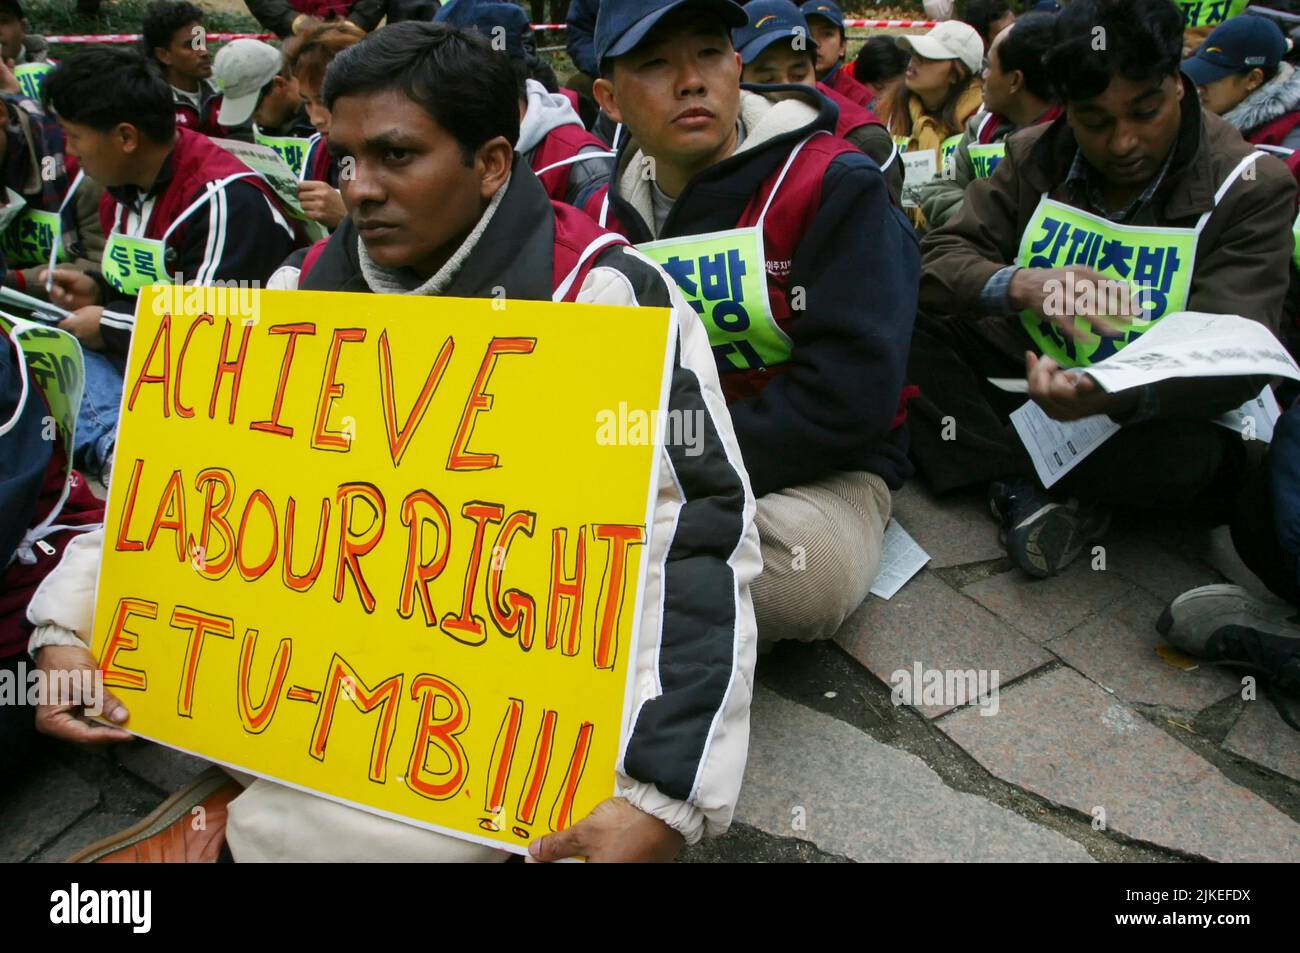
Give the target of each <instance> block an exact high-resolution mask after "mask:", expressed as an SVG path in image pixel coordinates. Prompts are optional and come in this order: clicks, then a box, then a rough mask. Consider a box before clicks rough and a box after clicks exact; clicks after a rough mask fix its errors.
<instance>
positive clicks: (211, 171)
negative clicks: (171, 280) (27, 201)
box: [99, 129, 288, 248]
mask: <svg viewBox="0 0 1300 953" xmlns="http://www.w3.org/2000/svg"><path fill="white" fill-rule="evenodd" d="M247 171H248V166H246V165H244V163H242V162H240V161H239V160H238V159H236V158H235V157H234V156H232V155H231V154H230V153H229V152H227V151H226V150H225V149H223V148H221V147H220V146H218V145H215V144H214V143H213V142H212V141H211V140H210V139H209V138H208V137H207V136H204V135H201V134H199V133H197V132H190V131H189V130H188V129H177V130H176V148H175V149H173V150H172V155H171V174H172V177H171V180H170V181H169V182H168V183H167V185H166V186H165V187H164V188H163V191H162V194H161V195H159V196H158V198H157V200H156V201H155V202H154V205H153V209H152V210H151V211H150V213H149V221H148V222H146V223H145V228H144V233H143V236H142V237H144V238H162V237H163V234H164V233H165V232H166V231H167V229H168V227H169V226H170V225H171V223H172V222H174V221H175V220H176V219H177V218H178V217H179V216H180V214H181V212H183V211H185V209H186V208H188V207H189V205H190V203H191V202H193V201H194V200H195V199H196V198H198V197H199V194H200V193H201V192H202V191H203V187H204V186H205V185H207V184H208V183H209V182H215V181H216V180H218V179H224V178H226V177H227V176H231V175H235V174H236V173H238V172H247ZM240 181H241V182H248V183H249V184H250V185H252V186H253V187H255V188H257V189H258V190H260V191H261V192H262V194H264V195H265V196H266V197H267V198H268V199H270V200H271V202H272V203H273V204H274V205H275V207H276V208H277V209H279V210H280V212H281V214H285V212H284V208H283V206H281V205H280V200H279V199H278V198H276V196H275V193H274V192H273V191H272V190H271V187H270V186H269V185H267V184H266V183H265V182H263V181H262V179H261V178H260V177H258V176H255V175H253V176H248V177H247V178H245V179H240ZM195 214H196V215H197V214H199V213H197V212H196V213H195ZM125 218H126V209H124V208H123V207H122V206H120V205H118V203H117V199H115V198H113V196H112V195H111V194H109V193H108V192H107V191H105V192H104V194H103V196H102V197H101V198H100V200H99V224H100V227H101V228H102V229H103V230H104V234H105V235H107V234H108V233H109V232H111V231H112V230H113V227H114V226H116V225H120V224H121V223H122V221H123V220H124V219H125ZM285 218H286V220H288V216H287V215H285ZM187 224H188V223H185V222H183V223H181V224H180V225H178V226H177V227H176V231H174V232H172V234H171V236H170V237H169V238H168V239H167V242H168V244H169V245H170V246H172V247H176V248H179V247H180V245H181V242H182V239H183V238H184V234H185V228H186V225H187Z"/></svg>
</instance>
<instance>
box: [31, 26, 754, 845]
mask: <svg viewBox="0 0 1300 953" xmlns="http://www.w3.org/2000/svg"><path fill="white" fill-rule="evenodd" d="M464 77H473V81H474V84H475V88H476V89H477V90H478V93H477V96H476V97H475V98H473V99H470V98H468V97H462V96H446V95H439V96H438V97H432V96H429V98H427V99H426V98H418V97H420V96H421V95H422V94H420V93H418V92H417V93H411V92H408V91H409V90H417V91H418V90H434V89H437V90H446V89H447V88H448V87H449V86H454V85H455V84H456V83H457V82H461V81H463V78H464ZM423 95H428V94H423ZM325 96H326V99H327V101H328V104H329V106H330V108H331V110H332V113H333V118H332V121H331V136H330V146H331V149H332V150H335V151H336V152H337V153H338V154H339V155H340V156H342V157H345V158H348V159H350V160H352V163H353V164H354V168H355V176H354V177H353V178H351V179H349V180H347V181H346V182H344V183H343V195H344V199H345V201H346V202H347V206H348V210H349V213H350V214H349V218H348V219H347V220H345V222H344V223H343V225H342V226H341V227H340V229H339V230H338V232H337V233H336V234H335V235H334V236H333V237H332V238H331V239H330V240H329V241H328V242H322V243H318V244H317V245H316V246H314V247H313V248H312V250H311V252H310V253H308V254H307V255H306V256H305V257H304V256H296V260H295V262H294V264H293V266H291V267H288V268H285V269H282V270H281V272H279V273H277V277H276V279H275V283H277V284H279V285H280V286H282V287H283V286H291V285H294V284H297V283H300V284H301V286H302V287H303V288H304V289H309V290H317V291H334V292H337V291H345V292H359V293H367V292H381V293H384V294H386V295H388V297H359V296H357V295H349V296H347V297H341V296H334V295H325V294H310V295H309V294H302V295H297V294H276V293H265V294H263V295H260V296H258V297H255V298H251V299H250V300H249V301H248V302H238V303H236V304H232V303H231V302H230V301H229V299H228V298H227V300H225V301H224V302H222V303H221V304H220V306H219V307H218V308H216V309H207V310H205V309H204V308H203V307H190V306H189V303H188V302H187V300H186V294H187V292H189V291H190V290H191V289H173V290H170V291H168V290H163V289H155V290H154V291H153V292H152V293H151V296H150V297H149V298H148V299H147V300H145V301H144V303H143V304H142V306H141V309H140V313H139V322H140V323H139V325H138V327H137V335H139V336H140V337H139V339H138V340H137V342H136V346H135V350H134V353H133V354H132V358H131V361H130V365H129V367H128V371H127V387H126V401H125V404H124V417H123V431H122V432H123V438H122V444H121V447H120V450H119V452H120V454H121V456H120V459H119V462H118V473H119V477H118V479H116V480H115V482H114V486H113V488H112V498H111V500H110V514H111V515H110V516H109V519H108V522H107V523H106V527H105V531H104V533H103V534H102V535H100V536H99V537H98V538H97V539H89V538H88V539H85V540H83V541H82V544H81V546H80V547H79V549H78V551H77V552H76V553H74V554H73V555H72V556H70V557H69V558H68V559H67V560H65V562H64V564H63V565H61V567H60V569H59V570H58V571H57V572H56V573H55V574H54V576H52V577H51V579H50V580H49V581H48V584H47V585H46V586H45V587H44V588H43V589H42V591H41V592H39V593H38V594H37V596H36V598H35V599H34V600H33V605H32V611H31V614H30V618H31V619H32V621H33V622H34V623H35V624H36V625H37V626H38V628H37V631H36V633H35V635H34V636H33V640H32V644H31V646H30V649H31V650H32V651H33V652H35V653H38V654H37V658H38V662H39V664H40V665H41V666H42V668H44V669H46V670H63V669H76V668H78V667H81V666H85V665H90V666H94V665H96V664H98V665H99V667H100V668H102V669H103V670H104V673H105V682H106V685H107V687H108V689H109V690H110V691H111V692H112V697H111V698H110V699H109V700H108V701H107V703H106V705H105V711H106V713H107V715H108V718H109V719H110V721H113V722H116V723H117V724H124V725H126V726H127V727H129V728H132V729H133V730H136V731H138V732H139V733H141V734H143V735H146V736H149V737H154V738H157V739H159V740H163V741H165V742H166V743H168V744H172V745H175V746H178V747H186V748H189V749H191V750H199V751H200V753H202V754H205V755H206V756H208V757H210V758H212V759H214V760H217V761H219V762H222V763H225V764H227V765H229V766H231V767H235V768H242V769H245V770H249V771H252V772H255V773H257V774H260V775H262V776H263V778H261V779H258V780H256V781H252V782H251V784H249V785H248V786H247V788H246V789H245V790H243V791H242V792H240V793H238V795H237V796H235V797H233V800H232V799H231V795H232V794H233V793H235V792H232V791H230V790H226V791H225V792H222V791H219V790H218V791H213V790H212V789H211V787H209V788H206V789H202V790H200V791H199V792H198V796H199V799H200V800H201V799H203V798H210V799H212V801H213V806H214V808H219V807H220V806H221V805H223V804H225V803H226V802H227V801H228V802H229V823H228V825H227V827H226V830H225V832H224V834H225V835H226V836H225V837H224V838H223V837H221V836H216V837H214V836H213V833H212V831H211V829H209V830H208V831H205V832H203V834H202V836H200V835H198V834H193V833H190V832H188V822H189V819H190V816H189V813H188V810H189V807H190V806H192V805H190V804H185V805H183V806H182V807H181V808H180V814H179V815H177V823H176V824H175V825H173V827H172V828H171V831H170V834H169V836H173V837H174V838H175V839H174V840H173V841H172V842H171V843H172V846H173V847H175V848H177V850H178V852H179V853H180V854H185V853H187V852H188V853H190V854H192V855H198V856H199V857H204V858H206V859H212V856H213V855H214V854H215V853H216V852H217V850H219V849H220V848H221V846H222V840H223V839H225V840H226V841H227V842H228V847H229V850H230V853H231V854H232V855H233V857H234V859H236V860H363V859H365V860H385V859H387V860H398V859H401V860H439V859H442V860H450V859H462V860H491V859H500V858H501V857H502V856H504V855H503V854H502V852H501V851H500V849H499V848H500V847H507V848H513V849H514V850H516V851H519V850H522V849H523V848H524V847H525V846H528V848H529V849H530V852H531V855H532V857H533V858H534V859H537V860H557V859H561V858H564V857H569V856H585V857H587V858H588V859H591V860H653V859H670V858H671V857H672V856H674V855H675V854H676V852H677V850H678V848H679V847H680V846H681V845H682V844H683V843H691V842H694V841H695V840H698V839H699V838H700V837H701V836H702V835H704V834H705V833H709V834H713V833H720V832H722V831H723V830H725V829H726V827H727V825H728V823H729V821H730V818H731V814H732V811H733V809H734V806H735V802H736V797H737V794H738V792H739V788H740V781H741V776H742V773H743V769H744V763H745V755H746V749H747V739H748V710H749V693H750V689H749V686H750V683H751V679H752V670H753V664H754V654H755V634H754V628H755V627H754V620H753V609H752V605H751V601H750V596H749V585H750V582H751V581H752V579H753V577H754V576H755V575H756V574H757V572H758V568H759V554H758V553H759V551H758V542H757V535H756V532H755V529H754V526H753V513H754V501H753V496H752V494H751V492H750V490H749V484H748V479H747V477H746V475H745V472H744V470H743V468H742V467H741V465H740V462H739V461H740V452H739V449H738V447H737V443H736V439H735V435H734V433H733V432H732V429H731V423H730V420H729V418H728V416H727V413H726V409H725V402H724V400H723V398H722V393H721V389H720V387H719V384H718V379H717V374H716V371H715V370H714V367H713V362H712V357H711V352H710V350H709V345H708V341H707V336H706V334H705V332H704V329H703V327H702V326H701V325H700V323H699V321H698V319H697V318H696V317H695V313H694V311H692V310H691V309H690V307H689V306H688V305H686V303H685V302H684V301H683V300H682V298H681V296H680V294H679V293H677V292H676V291H675V290H674V289H673V287H672V285H671V283H670V281H669V280H668V279H667V277H666V276H665V275H664V274H663V272H661V271H660V270H659V269H658V268H657V267H655V266H654V265H652V264H651V263H649V262H648V261H647V260H646V259H644V258H642V257H641V256H639V255H638V254H636V253H635V252H634V251H632V250H631V249H630V248H629V247H628V246H627V244H626V243H625V242H624V241H622V240H621V239H619V238H617V237H616V236H613V235H611V234H609V233H606V232H604V231H603V230H601V229H599V228H597V227H596V226H595V225H594V224H593V223H591V222H589V221H588V220H586V219H585V218H584V217H583V216H581V215H580V214H579V213H577V212H575V211H573V210H570V209H567V208H566V207H564V206H561V205H556V204H553V203H551V202H549V201H548V200H547V199H546V196H545V193H544V191H543V190H542V189H541V186H540V185H539V184H538V182H537V181H536V179H535V178H534V177H533V176H532V174H531V173H530V172H529V171H528V170H527V168H526V167H524V166H522V165H520V164H518V163H517V162H516V161H515V158H516V157H515V156H514V153H513V147H512V144H513V141H514V139H515V137H517V135H518V123H519V117H518V106H517V98H516V96H515V84H514V79H513V75H512V73H511V71H510V68H509V64H508V62H507V61H506V58H505V57H504V56H501V55H499V54H496V53H495V52H493V50H492V49H491V47H490V46H489V45H488V44H487V42H486V41H484V40H482V39H480V38H477V37H475V36H471V35H469V34H465V33H461V32H460V31H457V30H454V29H452V28H450V27H447V26H445V25H442V24H417V23H403V24H397V25H394V26H391V27H387V28H385V29H384V30H383V31H380V32H378V33H376V34H374V35H372V36H370V37H369V38H367V39H366V40H365V41H363V42H362V43H360V44H358V45H357V46H356V47H355V48H353V49H352V50H349V51H347V52H346V53H344V54H342V55H341V56H340V57H339V59H338V60H337V61H336V63H335V64H334V67H333V68H332V69H331V72H330V74H329V78H328V80H327V83H326V87H325ZM426 297H434V298H455V299H458V300H455V301H450V300H448V301H445V302H430V301H425V300H423V299H424V298H426ZM469 299H480V300H478V301H474V300H469ZM552 302H577V303H578V304H580V305H587V307H562V306H560V305H558V304H553V303H552ZM208 303H209V302H204V304H205V305H206V304H208ZM245 305H247V307H250V308H252V309H254V310H253V311H252V312H251V313H247V314H242V315H241V313H240V309H241V308H242V307H244V306H245ZM628 306H632V307H635V308H637V309H638V310H628ZM652 309H653V310H652ZM241 317H242V318H243V320H241ZM616 355H617V358H618V359H617V360H611V358H613V357H614V356H616ZM214 366H215V367H216V368H217V371H216V378H215V381H214V380H213V378H212V376H211V371H212V369H213V367H214ZM200 368H206V370H203V371H200V370H199V369H200ZM421 381H423V384H421ZM628 408H631V409H630V410H629V409H628ZM648 420H659V421H664V420H666V421H667V425H666V426H665V425H663V424H662V423H661V424H660V425H659V430H658V433H657V434H656V433H655V428H654V427H652V426H650V425H649V423H648V422H647V421H648ZM687 420H690V421H692V422H693V423H691V424H690V425H687V424H685V423H684V422H685V421H687ZM674 427H676V432H675V433H674ZM665 431H666V433H665ZM688 433H689V434H693V439H679V438H682V437H683V435H684V434H688ZM154 447H157V448H160V449H159V452H155V453H150V449H151V448H154ZM163 447H170V448H171V451H170V454H167V453H165V452H163V451H162V450H161V448H163ZM160 458H161V459H164V460H166V461H167V463H166V464H165V465H160V464H159V463H157V462H156V461H157V460H158V459H160ZM304 537H306V539H305V541H304ZM101 547H102V550H103V552H104V553H105V555H104V557H103V569H102V575H101V578H100V584H99V598H98V603H97V605H96V607H95V609H94V620H93V623H92V622H91V620H90V613H91V609H90V606H89V605H88V599H87V596H88V584H89V580H90V578H92V577H93V574H94V572H95V571H96V568H97V566H98V564H99V563H100V556H99V553H98V552H97V551H96V550H97V548H101ZM92 626H93V630H94V653H95V654H94V655H91V654H90V653H88V652H87V650H86V647H85V646H86V643H87V642H88V641H89V634H90V633H89V630H90V629H91V628H92ZM38 718H39V720H40V722H41V724H42V725H43V726H44V727H45V729H46V730H47V731H50V732H52V733H55V734H59V735H61V736H63V737H68V738H74V739H79V740H113V739H114V738H116V737H120V734H121V731H120V729H115V728H111V727H104V726H101V725H94V726H90V725H88V724H87V723H86V722H84V721H83V720H81V719H80V718H79V717H77V715H76V713H75V712H74V711H72V710H70V709H66V708H63V709H59V708H56V707H55V706H49V707H47V708H46V709H43V710H42V712H41V714H40V715H39V716H38ZM267 777H273V778H276V779H278V780H279V781H282V782H284V783H276V782H273V781H270V780H266V778H267ZM308 792H320V794H321V795H323V796H318V795H317V794H315V793H308ZM351 805H356V806H360V807H362V808H364V810H358V809H357V807H355V806H351ZM171 806H172V808H176V807H177V803H173V804H172V805H171ZM221 816H224V814H223V812H222V811H221V810H217V809H214V810H213V811H211V812H210V813H209V814H208V817H209V820H210V821H211V819H212V818H214V817H221ZM396 818H402V819H404V821H405V822H403V821H399V820H397V819H396ZM415 825H418V826H415ZM209 826H210V827H211V825H209ZM421 828H426V829H424V830H421ZM448 834H453V835H454V836H453V837H448V836H447V835H448ZM176 835H179V836H176ZM158 843H159V840H158V839H156V838H145V837H143V836H140V835H132V836H128V837H125V838H118V839H113V840H112V842H110V843H106V844H103V845H99V846H98V847H97V848H96V849H94V850H93V851H92V853H93V854H95V855H96V859H104V858H111V859H124V858H125V857H141V858H143V857H148V858H158V859H162V858H161V856H160V854H159V852H158V850H156V848H157V845H158ZM164 853H165V852H164ZM175 859H180V858H175Z"/></svg>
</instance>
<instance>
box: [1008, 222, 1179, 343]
mask: <svg viewBox="0 0 1300 953" xmlns="http://www.w3.org/2000/svg"><path fill="white" fill-rule="evenodd" d="M1039 228H1040V229H1041V233H1040V235H1039V236H1038V238H1037V239H1036V240H1035V241H1034V242H1033V243H1031V244H1030V246H1029V252H1030V258H1029V263H1028V267H1030V268H1064V267H1068V266H1071V265H1081V266H1085V267H1088V268H1094V269H1096V270H1097V271H1100V272H1102V273H1103V274H1105V275H1107V276H1109V277H1114V278H1117V279H1124V280H1126V281H1128V282H1129V283H1130V285H1131V286H1132V291H1131V293H1132V294H1133V295H1134V297H1135V299H1136V300H1137V301H1138V302H1139V303H1140V304H1141V305H1142V308H1143V310H1144V311H1145V312H1146V315H1145V317H1144V318H1143V319H1142V320H1143V321H1145V322H1153V321H1155V320H1157V319H1159V318H1162V317H1164V315H1165V312H1166V311H1167V310H1168V308H1169V293H1170V290H1171V289H1172V287H1173V283H1174V278H1175V276H1176V275H1177V274H1178V271H1179V269H1180V268H1182V267H1183V266H1184V264H1190V263H1189V262H1184V261H1183V260H1182V259H1183V256H1182V255H1181V254H1180V253H1179V248H1178V245H1177V244H1176V243H1173V242H1168V243H1164V244H1160V243H1157V242H1155V241H1150V240H1147V239H1155V238H1157V237H1158V236H1156V235H1154V234H1152V235H1149V236H1146V238H1144V237H1141V236H1136V235H1135V236H1131V237H1126V236H1125V235H1123V234H1117V233H1114V232H1111V233H1103V232H1100V231H1096V230H1093V229H1091V228H1088V227H1087V226H1086V225H1084V224H1081V223H1079V222H1067V221H1064V220H1062V219H1059V218H1056V217H1054V216H1052V215H1050V214H1049V215H1046V216H1044V217H1043V219H1042V221H1041V222H1040V223H1039ZM1042 330H1043V332H1044V333H1045V334H1049V335H1050V336H1051V337H1052V339H1053V340H1055V341H1056V342H1057V344H1059V345H1060V346H1061V347H1062V348H1064V349H1065V351H1066V353H1067V354H1069V355H1070V356H1072V357H1073V356H1075V349H1074V342H1073V341H1070V340H1067V339H1066V338H1065V336H1064V335H1062V334H1061V333H1060V331H1059V330H1057V329H1056V327H1055V326H1054V325H1053V324H1052V323H1051V322H1046V321H1045V322H1043V323H1042ZM1143 330H1145V328H1135V329H1133V330H1131V331H1130V332H1129V333H1128V334H1127V335H1125V336H1123V337H1116V338H1110V337H1107V338H1103V339H1102V340H1101V341H1100V343H1099V344H1098V346H1097V350H1096V351H1095V352H1094V353H1093V354H1092V355H1091V356H1090V359H1091V360H1092V361H1093V362H1096V361H1100V360H1104V359H1105V358H1107V357H1109V356H1111V355H1112V354H1114V353H1115V352H1116V351H1118V350H1119V348H1120V347H1122V346H1123V345H1124V344H1127V343H1128V342H1129V341H1131V340H1133V339H1134V338H1136V337H1138V336H1139V335H1140V334H1141V333H1142V331H1143Z"/></svg>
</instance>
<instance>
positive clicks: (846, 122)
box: [817, 83, 884, 139]
mask: <svg viewBox="0 0 1300 953" xmlns="http://www.w3.org/2000/svg"><path fill="white" fill-rule="evenodd" d="M817 91H818V92H819V93H821V94H822V95H823V96H825V97H826V98H827V99H829V100H830V101H831V102H833V103H834V104H835V105H836V106H838V107H839V110H840V118H839V119H837V120H836V122H835V135H837V136H839V137H840V138H841V139H843V138H844V137H845V136H847V135H848V134H849V133H851V132H852V131H853V130H854V129H858V128H861V127H862V126H883V125H884V122H883V121H881V119H880V117H879V116H877V115H876V114H875V113H874V112H872V111H871V110H870V109H867V108H866V107H865V106H859V105H858V104H857V103H855V102H854V101H853V100H851V99H849V98H848V97H847V96H845V95H843V94H842V93H838V92H836V91H835V90H834V89H833V88H832V87H830V86H827V85H826V84H825V83H818V84H817Z"/></svg>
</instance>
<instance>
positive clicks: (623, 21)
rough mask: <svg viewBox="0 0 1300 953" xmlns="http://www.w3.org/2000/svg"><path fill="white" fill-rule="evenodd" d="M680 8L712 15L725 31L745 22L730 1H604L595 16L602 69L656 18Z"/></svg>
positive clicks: (742, 12)
mask: <svg viewBox="0 0 1300 953" xmlns="http://www.w3.org/2000/svg"><path fill="white" fill-rule="evenodd" d="M684 8H694V9H698V10H701V11H703V12H706V13H713V14H716V15H717V17H718V19H719V20H721V21H722V24H723V26H725V27H726V28H727V30H728V31H730V30H734V29H736V28H737V27H742V26H744V25H745V24H746V23H748V22H749V18H748V17H746V16H745V10H744V8H743V7H741V6H740V5H739V4H737V3H733V2H732V0H604V2H602V3H601V5H600V12H599V14H597V16H596V37H595V46H596V62H597V63H598V64H600V68H601V69H602V70H603V69H604V68H605V61H606V60H608V59H613V58H614V57H616V56H622V55H623V54H624V53H631V52H632V51H633V50H634V49H636V48H637V46H639V45H640V43H641V41H642V40H644V39H645V38H646V34H647V33H649V32H650V31H651V30H653V29H654V28H655V26H656V25H658V23H659V21H660V20H662V19H663V18H664V17H666V16H668V14H670V13H674V12H675V11H677V10H681V9H684Z"/></svg>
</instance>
